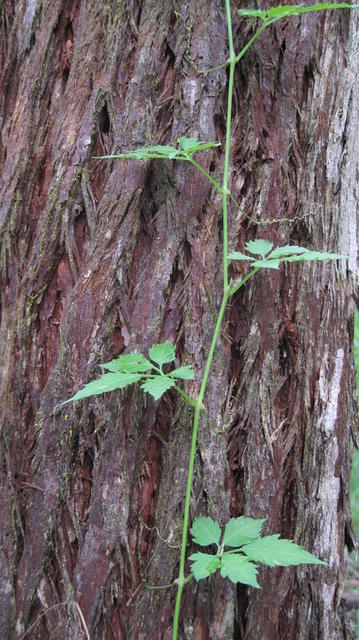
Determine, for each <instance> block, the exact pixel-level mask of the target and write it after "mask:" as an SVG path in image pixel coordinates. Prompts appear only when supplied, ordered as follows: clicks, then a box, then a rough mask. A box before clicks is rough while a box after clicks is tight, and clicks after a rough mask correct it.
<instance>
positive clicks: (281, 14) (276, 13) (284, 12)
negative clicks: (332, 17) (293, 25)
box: [238, 2, 359, 22]
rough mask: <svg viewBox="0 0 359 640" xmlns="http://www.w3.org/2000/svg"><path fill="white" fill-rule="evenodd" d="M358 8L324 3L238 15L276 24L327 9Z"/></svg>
mask: <svg viewBox="0 0 359 640" xmlns="http://www.w3.org/2000/svg"><path fill="white" fill-rule="evenodd" d="M358 6H359V5H357V4H348V3H347V2H333V3H329V2H322V3H317V4H312V5H309V6H303V5H292V6H290V5H289V6H284V5H279V6H277V7H271V8H270V9H268V10H267V11H262V10H260V9H239V10H238V14H239V16H241V17H246V18H260V19H261V20H263V21H264V22H269V21H271V22H272V21H273V22H276V21H277V20H280V19H281V18H285V17H287V16H299V15H301V14H302V13H309V12H312V11H323V10H327V9H356V8H358Z"/></svg>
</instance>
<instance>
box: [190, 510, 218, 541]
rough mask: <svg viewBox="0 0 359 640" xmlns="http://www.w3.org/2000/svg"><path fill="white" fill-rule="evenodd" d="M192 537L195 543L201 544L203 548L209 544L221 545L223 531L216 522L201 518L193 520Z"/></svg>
mask: <svg viewBox="0 0 359 640" xmlns="http://www.w3.org/2000/svg"><path fill="white" fill-rule="evenodd" d="M191 536H192V538H193V542H196V543H197V544H200V545H201V547H207V545H209V544H217V545H218V544H219V539H220V537H221V529H220V526H219V524H218V522H216V521H215V520H212V518H206V517H205V516H201V517H199V518H195V519H194V520H193V524H192V527H191Z"/></svg>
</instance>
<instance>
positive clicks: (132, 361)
mask: <svg viewBox="0 0 359 640" xmlns="http://www.w3.org/2000/svg"><path fill="white" fill-rule="evenodd" d="M100 367H102V368H103V369H107V370H108V371H126V372H127V373H132V372H133V373H140V372H142V373H143V372H145V371H148V370H149V369H152V367H153V365H152V364H151V362H150V361H149V360H147V358H145V356H144V355H142V353H126V354H124V355H121V356H120V357H119V358H116V359H115V360H111V362H105V363H104V364H100Z"/></svg>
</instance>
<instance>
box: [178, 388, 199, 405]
mask: <svg viewBox="0 0 359 640" xmlns="http://www.w3.org/2000/svg"><path fill="white" fill-rule="evenodd" d="M174 388H175V389H176V391H177V393H179V394H180V396H182V398H184V399H185V400H186V402H188V404H190V405H191V407H195V406H196V400H195V399H194V398H192V396H190V395H189V394H188V393H186V392H185V391H183V389H181V387H178V386H177V385H176V384H175V386H174Z"/></svg>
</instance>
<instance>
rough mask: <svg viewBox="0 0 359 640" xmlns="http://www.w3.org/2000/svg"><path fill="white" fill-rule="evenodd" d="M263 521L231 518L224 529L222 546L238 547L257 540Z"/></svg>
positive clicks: (242, 517) (241, 517)
mask: <svg viewBox="0 0 359 640" xmlns="http://www.w3.org/2000/svg"><path fill="white" fill-rule="evenodd" d="M264 522H265V520H261V519H255V518H246V517H245V516H240V517H239V518H231V519H230V520H229V522H227V524H226V526H225V529H224V536H223V545H224V546H225V547H240V546H241V545H242V544H246V543H248V542H250V541H251V540H254V539H255V538H257V537H258V536H259V534H260V532H261V528H262V526H263V523H264Z"/></svg>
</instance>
